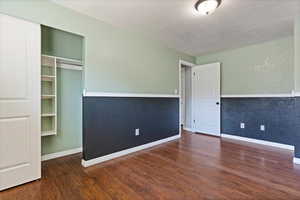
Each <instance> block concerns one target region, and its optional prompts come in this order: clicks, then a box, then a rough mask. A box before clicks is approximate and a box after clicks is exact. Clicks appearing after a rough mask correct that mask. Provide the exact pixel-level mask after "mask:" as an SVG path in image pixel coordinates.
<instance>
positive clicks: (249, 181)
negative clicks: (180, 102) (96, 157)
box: [0, 133, 300, 200]
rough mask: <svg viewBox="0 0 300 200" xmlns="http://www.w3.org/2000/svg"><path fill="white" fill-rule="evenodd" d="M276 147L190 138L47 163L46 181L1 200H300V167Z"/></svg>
mask: <svg viewBox="0 0 300 200" xmlns="http://www.w3.org/2000/svg"><path fill="white" fill-rule="evenodd" d="M292 159H293V153H292V152H290V151H286V150H280V149H276V148H272V147H265V146H261V145H254V144H250V143H246V142H237V141H234V140H230V139H219V138H216V137H209V136H203V135H195V134H188V133H184V134H183V137H182V139H180V140H178V141H174V142H169V143H166V144H163V145H160V146H157V147H154V148H151V149H148V150H145V151H141V152H138V153H134V154H131V155H129V156H125V157H122V158H119V159H115V160H112V161H108V162H106V163H103V164H99V165H96V166H93V167H90V168H83V167H81V164H80V162H81V155H80V154H76V155H72V156H68V157H64V158H59V159H55V160H50V161H46V162H43V171H42V172H43V178H42V179H41V180H40V181H34V182H32V183H29V184H25V185H23V186H19V187H15V188H13V189H9V190H6V191H4V192H0V199H1V200H11V199H20V200H32V199H41V200H50V199H51V200H54V199H55V200H61V199H67V200H79V199H80V200H81V199H84V200H92V199H105V200H106V199H107V200H116V199H126V200H141V199H146V200H156V199H169V200H177V199H178V200H194V199H195V200H201V199H207V200H222V199H230V200H233V199H236V200H244V199H261V200H268V199H270V200H280V199H282V200H294V199H295V200H296V199H297V200H299V199H300V166H297V165H294V164H293V163H292Z"/></svg>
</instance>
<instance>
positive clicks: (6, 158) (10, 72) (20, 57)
mask: <svg viewBox="0 0 300 200" xmlns="http://www.w3.org/2000/svg"><path fill="white" fill-rule="evenodd" d="M40 64H41V29H40V25H38V24H34V23H30V22H27V21H24V20H20V19H17V18H13V17H9V16H6V15H2V14H0V191H1V190H4V189H7V188H10V187H13V186H16V185H20V184H23V183H26V182H29V181H33V180H36V179H39V178H40V177H41V134H40V133H41V130H40V129H41V128H40V126H41V125H40V113H41V111H40V109H41V108H40V107H41V106H40V91H41V86H40Z"/></svg>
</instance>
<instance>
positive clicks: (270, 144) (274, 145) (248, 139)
mask: <svg viewBox="0 0 300 200" xmlns="http://www.w3.org/2000/svg"><path fill="white" fill-rule="evenodd" d="M221 137H224V138H229V139H234V140H241V141H245V142H251V143H256V144H262V145H267V146H272V147H277V148H281V149H287V150H291V151H295V147H294V146H292V145H287V144H280V143H276V142H268V141H265V140H257V139H252V138H246V137H240V136H235V135H228V134H221Z"/></svg>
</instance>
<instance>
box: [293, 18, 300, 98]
mask: <svg viewBox="0 0 300 200" xmlns="http://www.w3.org/2000/svg"><path fill="white" fill-rule="evenodd" d="M294 37H295V41H294V42H295V44H294V45H295V54H294V56H295V91H296V92H300V15H299V16H298V17H296V19H295V27H294Z"/></svg>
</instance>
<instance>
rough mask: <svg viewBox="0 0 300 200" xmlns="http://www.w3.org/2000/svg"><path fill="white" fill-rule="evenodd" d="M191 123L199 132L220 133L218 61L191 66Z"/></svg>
mask: <svg viewBox="0 0 300 200" xmlns="http://www.w3.org/2000/svg"><path fill="white" fill-rule="evenodd" d="M192 73H193V80H192V87H193V94H192V95H193V123H194V127H193V128H194V130H195V131H196V132H199V133H205V134H210V135H217V136H219V135H220V132H221V130H220V129H221V125H220V118H221V116H220V114H221V106H220V100H221V97H220V94H221V91H220V63H212V64H207V65H200V66H195V67H193V71H192Z"/></svg>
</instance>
